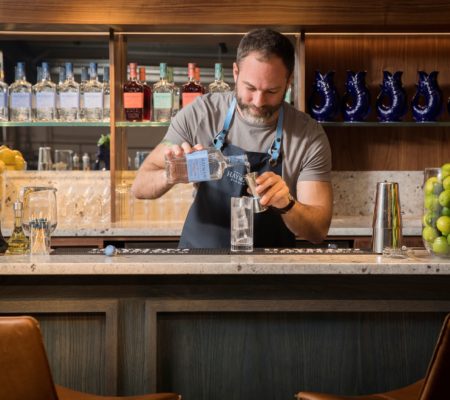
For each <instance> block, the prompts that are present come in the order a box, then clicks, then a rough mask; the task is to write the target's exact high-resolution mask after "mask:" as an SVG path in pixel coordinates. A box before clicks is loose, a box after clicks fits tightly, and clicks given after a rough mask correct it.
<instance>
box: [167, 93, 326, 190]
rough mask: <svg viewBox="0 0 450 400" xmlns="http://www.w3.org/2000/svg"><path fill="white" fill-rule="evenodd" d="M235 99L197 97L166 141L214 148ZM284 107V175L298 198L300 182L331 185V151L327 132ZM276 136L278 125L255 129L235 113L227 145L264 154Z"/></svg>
mask: <svg viewBox="0 0 450 400" xmlns="http://www.w3.org/2000/svg"><path fill="white" fill-rule="evenodd" d="M233 96H234V92H228V93H209V94H206V95H204V96H200V97H198V98H197V99H196V100H195V101H194V102H193V103H191V104H189V105H188V106H187V107H185V108H183V109H182V110H181V111H180V112H178V114H177V115H176V116H175V117H174V118H173V119H172V122H171V124H170V127H169V129H168V131H167V133H166V136H165V137H164V141H166V142H170V143H173V144H181V143H183V142H188V143H190V144H191V145H195V144H198V143H200V144H202V145H203V146H205V147H211V146H212V143H213V139H214V137H215V136H216V134H217V133H218V132H220V131H221V130H222V128H223V124H224V121H225V116H226V113H227V110H228V108H229V106H230V103H231V101H232V99H233ZM283 107H284V123H283V141H282V155H283V166H282V171H283V172H282V174H283V179H284V180H285V181H286V183H287V185H288V186H289V189H290V191H291V193H294V194H296V192H297V190H296V183H297V181H330V171H331V151H330V145H329V143H328V138H327V136H326V134H325V132H324V130H323V129H322V127H321V126H320V125H319V124H318V123H317V122H316V121H315V120H314V119H312V118H311V117H310V116H308V115H307V114H305V113H303V112H301V111H298V110H297V109H295V108H294V107H292V106H290V105H289V104H287V103H284V104H283ZM275 134H276V123H275V124H272V125H268V126H260V125H254V124H251V123H249V122H247V121H246V120H244V119H243V118H242V117H241V115H240V114H239V113H238V112H237V111H236V112H235V113H234V118H233V120H232V122H231V126H230V129H229V132H228V135H227V138H226V143H231V144H233V145H235V146H238V147H240V148H242V149H243V150H246V151H252V152H261V153H263V152H267V151H268V150H269V149H270V146H271V145H272V142H273V140H274V138H275Z"/></svg>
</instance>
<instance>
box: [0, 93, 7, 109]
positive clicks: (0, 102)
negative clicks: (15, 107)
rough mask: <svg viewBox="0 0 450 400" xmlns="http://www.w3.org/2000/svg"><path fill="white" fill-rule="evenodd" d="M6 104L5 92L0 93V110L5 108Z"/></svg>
mask: <svg viewBox="0 0 450 400" xmlns="http://www.w3.org/2000/svg"><path fill="white" fill-rule="evenodd" d="M7 104H8V97H7V95H6V92H3V93H0V108H6V107H7Z"/></svg>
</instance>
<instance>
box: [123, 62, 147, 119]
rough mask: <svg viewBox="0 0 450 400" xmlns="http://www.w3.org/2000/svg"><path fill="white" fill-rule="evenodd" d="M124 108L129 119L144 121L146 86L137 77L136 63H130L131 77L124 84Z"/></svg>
mask: <svg viewBox="0 0 450 400" xmlns="http://www.w3.org/2000/svg"><path fill="white" fill-rule="evenodd" d="M123 108H124V111H125V119H126V120H127V121H138V122H140V121H142V117H143V114H144V86H142V85H141V83H140V82H139V81H138V79H137V64H136V63H130V79H129V81H127V82H126V83H125V84H124V85H123Z"/></svg>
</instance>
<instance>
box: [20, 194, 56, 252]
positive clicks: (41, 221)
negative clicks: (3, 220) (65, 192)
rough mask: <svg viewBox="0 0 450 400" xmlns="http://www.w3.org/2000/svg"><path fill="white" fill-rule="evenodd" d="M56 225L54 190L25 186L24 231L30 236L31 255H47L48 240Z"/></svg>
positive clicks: (48, 248)
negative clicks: (32, 244)
mask: <svg viewBox="0 0 450 400" xmlns="http://www.w3.org/2000/svg"><path fill="white" fill-rule="evenodd" d="M57 223H58V216H57V206H56V188H54V187H48V186H26V187H24V188H23V222H22V226H23V228H24V231H25V232H26V233H27V234H28V235H29V236H30V241H32V242H33V243H34V247H33V246H31V245H30V253H31V254H48V252H49V251H50V238H51V234H52V233H53V231H54V230H55V229H56V225H57Z"/></svg>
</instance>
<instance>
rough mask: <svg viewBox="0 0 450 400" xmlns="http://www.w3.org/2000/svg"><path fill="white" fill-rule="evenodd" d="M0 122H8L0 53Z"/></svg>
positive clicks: (6, 93)
mask: <svg viewBox="0 0 450 400" xmlns="http://www.w3.org/2000/svg"><path fill="white" fill-rule="evenodd" d="M0 121H8V85H7V84H6V83H5V75H4V69H3V53H2V52H1V51H0Z"/></svg>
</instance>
